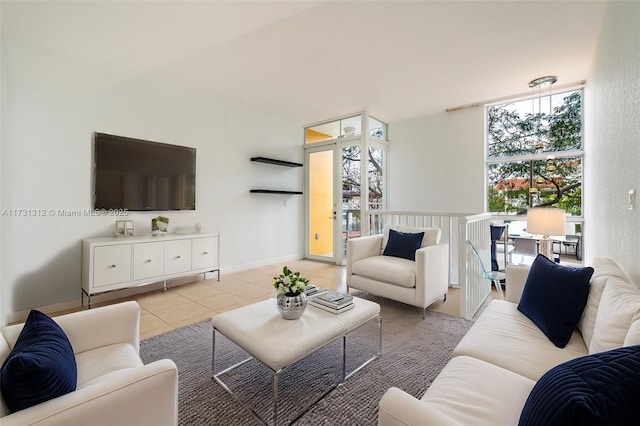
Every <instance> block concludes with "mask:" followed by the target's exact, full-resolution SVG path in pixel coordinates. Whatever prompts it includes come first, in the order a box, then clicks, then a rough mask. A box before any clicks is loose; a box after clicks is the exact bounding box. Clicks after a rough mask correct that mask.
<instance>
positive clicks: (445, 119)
mask: <svg viewBox="0 0 640 426" xmlns="http://www.w3.org/2000/svg"><path fill="white" fill-rule="evenodd" d="M389 140H390V141H391V146H390V151H389V161H388V169H389V187H388V195H389V198H388V205H387V207H388V209H389V210H402V211H423V212H424V211H427V212H450V213H479V212H483V211H484V192H485V188H484V175H485V163H484V161H485V156H484V110H483V109H482V108H469V109H464V110H458V111H453V112H441V113H436V114H431V115H427V116H422V117H417V118H413V119H409V120H403V121H398V122H394V123H390V124H389Z"/></svg>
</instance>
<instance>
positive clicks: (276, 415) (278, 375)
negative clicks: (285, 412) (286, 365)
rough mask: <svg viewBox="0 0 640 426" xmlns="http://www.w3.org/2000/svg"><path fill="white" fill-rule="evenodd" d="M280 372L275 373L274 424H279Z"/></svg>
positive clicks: (274, 425)
mask: <svg viewBox="0 0 640 426" xmlns="http://www.w3.org/2000/svg"><path fill="white" fill-rule="evenodd" d="M279 378H280V373H275V372H274V373H273V426H276V425H277V424H278V379H279Z"/></svg>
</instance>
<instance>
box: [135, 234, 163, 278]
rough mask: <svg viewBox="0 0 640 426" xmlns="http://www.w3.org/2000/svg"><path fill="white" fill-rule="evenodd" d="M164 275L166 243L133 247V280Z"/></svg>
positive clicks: (143, 244)
mask: <svg viewBox="0 0 640 426" xmlns="http://www.w3.org/2000/svg"><path fill="white" fill-rule="evenodd" d="M162 275H164V243H162V242H157V243H141V244H134V245H133V279H134V280H142V279H144V278H152V277H159V276H162Z"/></svg>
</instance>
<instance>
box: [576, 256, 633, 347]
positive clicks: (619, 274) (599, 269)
mask: <svg viewBox="0 0 640 426" xmlns="http://www.w3.org/2000/svg"><path fill="white" fill-rule="evenodd" d="M591 266H593V269H594V272H593V275H592V276H591V281H590V283H589V297H588V298H587V305H586V306H585V307H584V311H583V313H582V317H581V318H580V322H579V323H578V329H579V330H580V332H581V333H582V337H583V338H584V341H585V343H586V344H587V347H589V346H590V345H591V336H593V328H594V327H595V324H596V315H597V313H598V307H599V305H600V298H601V297H602V292H603V291H604V287H605V285H606V283H607V280H608V279H609V278H612V277H616V278H619V279H621V280H623V281H627V282H630V281H629V278H628V277H627V274H625V273H624V271H623V270H622V269H620V267H619V266H618V265H617V264H616V263H615V262H614V261H613V260H611V259H607V258H604V257H597V258H595V259H593V261H592V262H591Z"/></svg>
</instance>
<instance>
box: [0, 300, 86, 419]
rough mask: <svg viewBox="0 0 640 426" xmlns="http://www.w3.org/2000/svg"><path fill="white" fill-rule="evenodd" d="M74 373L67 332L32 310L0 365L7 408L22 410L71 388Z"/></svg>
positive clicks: (1, 385)
mask: <svg viewBox="0 0 640 426" xmlns="http://www.w3.org/2000/svg"><path fill="white" fill-rule="evenodd" d="M77 375H78V371H77V366H76V360H75V355H74V353H73V348H72V347H71V343H69V339H68V338H67V335H66V334H65V333H64V331H63V330H62V328H60V326H59V325H58V324H57V323H56V322H55V321H54V320H53V319H51V318H49V317H48V316H47V315H45V314H43V313H42V312H40V311H36V310H32V311H31V312H30V313H29V316H28V317H27V321H26V322H25V324H24V326H23V328H22V331H21V332H20V335H19V336H18V340H17V341H16V344H15V346H14V347H13V350H12V351H11V353H10V354H9V356H8V357H7V358H6V359H5V361H4V363H3V364H2V368H1V369H0V390H1V391H2V397H3V398H4V401H5V402H6V404H7V407H8V408H9V410H10V411H12V412H15V411H19V410H23V409H25V408H28V407H31V406H34V405H37V404H40V403H42V402H45V401H48V400H50V399H53V398H57V397H59V396H62V395H64V394H66V393H69V392H72V391H74V390H75V389H76V385H77Z"/></svg>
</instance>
